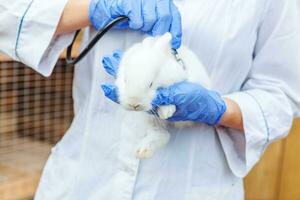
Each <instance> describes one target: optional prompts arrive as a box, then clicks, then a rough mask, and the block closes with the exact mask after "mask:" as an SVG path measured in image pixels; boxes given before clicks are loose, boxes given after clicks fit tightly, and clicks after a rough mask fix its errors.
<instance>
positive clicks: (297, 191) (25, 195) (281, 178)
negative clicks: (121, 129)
mask: <svg viewBox="0 0 300 200" xmlns="http://www.w3.org/2000/svg"><path fill="white" fill-rule="evenodd" d="M75 54H76V52H75ZM72 78H73V67H72V66H66V63H65V61H64V55H62V57H61V59H60V60H59V61H58V63H57V66H56V67H55V70H54V73H53V74H52V76H51V77H49V78H45V77H42V76H41V75H39V74H37V73H36V72H35V71H33V70H32V69H30V68H28V67H26V66H24V65H23V64H21V63H18V62H14V61H12V60H11V59H9V58H7V57H5V56H1V55H0V200H27V199H28V200H29V199H32V197H33V196H34V192H35V190H36V187H37V184H38V181H39V178H40V175H41V172H42V169H43V166H44V164H45V161H46V159H47V157H48V155H49V153H50V150H51V147H52V146H53V145H54V144H55V143H56V142H57V141H58V140H59V139H60V138H61V137H62V136H63V134H64V132H65V131H66V129H67V128H68V127H69V125H70V123H71V121H72V117H73V109H72ZM245 189H246V199H248V200H277V199H278V200H279V199H280V200H281V199H282V200H300V119H299V120H298V119H297V120H295V122H294V125H293V128H292V131H291V133H290V134H289V136H288V137H287V138H286V139H284V140H281V141H278V142H276V143H274V144H272V145H271V146H270V147H269V148H268V149H267V151H266V152H265V154H264V156H263V159H262V160H261V162H260V163H259V164H258V165H257V166H256V167H255V168H254V169H253V170H252V172H251V173H250V174H249V175H248V176H247V177H246V179H245Z"/></svg>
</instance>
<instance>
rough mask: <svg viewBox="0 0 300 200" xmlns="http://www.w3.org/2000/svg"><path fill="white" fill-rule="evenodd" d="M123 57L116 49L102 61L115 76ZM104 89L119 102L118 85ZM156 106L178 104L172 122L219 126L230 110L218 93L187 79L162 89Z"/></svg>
mask: <svg viewBox="0 0 300 200" xmlns="http://www.w3.org/2000/svg"><path fill="white" fill-rule="evenodd" d="M121 56H122V53H121V51H115V52H114V53H113V55H112V56H110V57H109V56H108V57H104V58H103V60H102V63H103V66H104V69H105V70H106V72H107V73H109V74H111V75H112V76H114V77H115V76H116V74H117V71H118V65H119V63H120V58H121ZM102 90H103V91H104V94H105V96H106V97H107V98H109V99H111V100H112V101H114V102H116V103H118V95H117V94H118V88H117V87H116V86H115V85H113V84H104V85H102ZM152 105H153V107H154V108H157V107H159V106H161V105H175V106H176V112H175V113H174V115H173V116H172V117H171V118H169V119H168V120H169V121H173V122H176V121H194V122H201V123H205V124H209V125H216V124H217V123H218V122H219V120H220V119H221V117H222V116H223V114H224V112H225V111H226V104H225V102H224V101H223V99H222V98H221V97H220V95H219V94H218V93H217V92H215V91H211V90H207V89H206V88H204V87H202V86H201V85H199V84H196V83H191V82H186V81H184V82H180V83H175V84H173V85H171V86H170V87H168V88H160V89H158V90H157V94H156V97H155V98H154V100H153V101H152Z"/></svg>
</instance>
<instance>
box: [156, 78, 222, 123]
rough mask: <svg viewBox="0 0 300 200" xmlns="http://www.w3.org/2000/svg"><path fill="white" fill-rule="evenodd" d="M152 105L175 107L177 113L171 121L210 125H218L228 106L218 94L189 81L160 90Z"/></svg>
mask: <svg viewBox="0 0 300 200" xmlns="http://www.w3.org/2000/svg"><path fill="white" fill-rule="evenodd" d="M152 105H153V107H158V106H161V105H175V106H176V112H175V113H174V115H173V116H172V117H171V118H169V119H168V120H169V121H172V122H176V121H194V122H201V123H205V124H208V125H216V124H218V122H219V121H220V119H221V117H222V116H223V114H224V112H225V111H226V104H225V102H224V101H223V99H222V98H221V96H220V95H219V94H218V93H217V92H215V91H211V90H208V89H206V88H204V87H202V86H201V85H199V84H196V83H191V82H187V81H184V82H179V83H175V84H173V85H171V86H170V87H168V88H160V89H158V90H157V95H156V98H155V99H154V100H153V102H152Z"/></svg>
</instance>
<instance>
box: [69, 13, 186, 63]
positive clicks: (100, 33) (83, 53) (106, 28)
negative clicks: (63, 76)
mask: <svg viewBox="0 0 300 200" xmlns="http://www.w3.org/2000/svg"><path fill="white" fill-rule="evenodd" d="M128 20H129V18H128V17H127V16H120V17H117V18H115V19H113V20H112V21H111V22H109V23H108V24H107V25H106V26H104V27H103V28H102V29H100V30H99V31H98V32H97V34H96V35H95V36H94V37H93V39H92V40H91V41H90V42H89V43H88V45H87V46H86V47H85V48H84V49H83V50H82V51H81V52H80V53H79V55H78V56H77V57H75V58H72V49H73V45H74V42H75V40H76V38H77V36H78V34H79V32H80V30H77V31H76V33H75V36H74V38H73V40H72V43H71V44H70V45H69V46H68V48H67V56H66V62H67V64H68V65H75V64H76V63H78V62H79V61H80V60H82V59H83V58H84V57H85V56H86V55H87V54H88V53H89V52H90V51H91V50H92V48H93V47H94V46H95V44H96V43H97V42H98V41H100V39H101V38H102V37H103V36H104V35H105V33H107V31H109V30H110V29H112V28H113V27H114V26H115V25H117V24H119V23H121V22H124V21H128ZM172 53H173V55H174V57H175V59H176V61H177V62H179V63H180V64H181V65H182V67H183V68H184V69H185V66H184V63H183V61H182V59H181V58H180V57H179V54H178V52H177V50H176V49H172Z"/></svg>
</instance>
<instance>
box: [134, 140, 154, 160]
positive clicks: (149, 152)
mask: <svg viewBox="0 0 300 200" xmlns="http://www.w3.org/2000/svg"><path fill="white" fill-rule="evenodd" d="M153 154H154V149H153V148H152V147H151V144H149V143H148V144H146V143H142V144H141V145H139V147H138V148H137V150H136V158H138V159H147V158H151V157H152V156H153Z"/></svg>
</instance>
